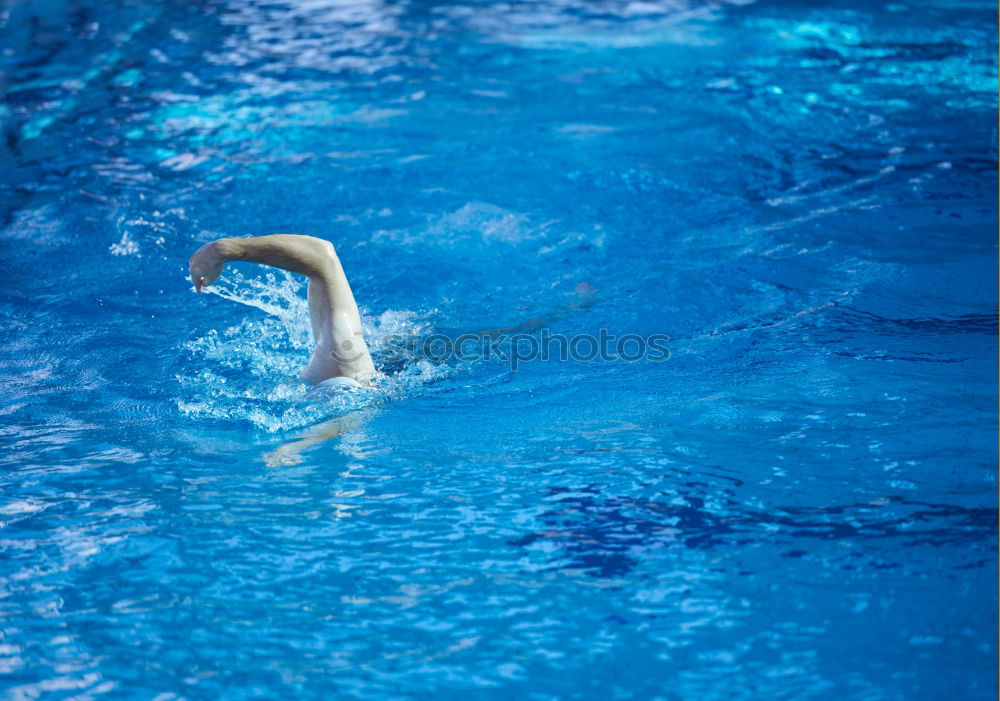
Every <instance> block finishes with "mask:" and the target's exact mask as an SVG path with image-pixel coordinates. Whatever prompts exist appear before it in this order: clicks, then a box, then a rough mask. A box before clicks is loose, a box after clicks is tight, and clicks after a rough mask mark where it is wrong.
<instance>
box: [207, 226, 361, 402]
mask: <svg viewBox="0 0 1000 701" xmlns="http://www.w3.org/2000/svg"><path fill="white" fill-rule="evenodd" d="M234 261H245V262H248V263H260V264H262V265H270V266H272V267H275V268H280V269H282V270H288V271H289V272H293V273H300V274H302V275H305V276H306V277H308V278H309V293H308V300H309V320H310V322H311V324H312V335H313V342H314V343H315V344H316V348H315V350H314V351H313V354H312V357H311V358H310V360H309V364H308V365H307V366H306V368H305V370H303V371H302V374H301V375H300V377H301V379H303V380H305V381H306V382H311V383H313V384H316V383H319V382H322V381H323V380H327V379H329V378H331V377H349V378H351V379H352V380H357V381H358V382H359V383H361V384H362V385H368V384H369V383H370V382H371V380H372V379H373V378H374V377H375V375H376V370H375V365H374V364H373V363H372V358H371V354H370V353H369V352H368V346H367V345H366V344H365V339H364V336H362V334H361V315H360V314H359V313H358V305H357V303H356V302H355V301H354V293H353V292H351V286H350V285H349V284H348V282H347V276H346V275H344V269H343V267H342V266H341V265H340V259H339V258H337V252H336V251H335V250H334V248H333V244H331V243H330V242H329V241H324V240H323V239H318V238H315V237H313V236H297V235H293V234H276V235H274V236H255V237H253V238H246V239H235V238H222V239H217V240H215V241H212V242H211V243H206V244H205V245H204V246H202V247H201V248H199V249H198V250H197V251H196V252H195V254H194V255H193V256H191V260H190V271H191V282H193V283H194V287H195V290H196V291H197V292H198V293H201V291H202V290H203V289H204V288H206V287H208V286H209V285H211V284H212V283H213V282H215V281H216V280H217V279H218V278H219V275H220V274H221V273H222V268H223V266H224V265H225V264H226V263H230V262H234Z"/></svg>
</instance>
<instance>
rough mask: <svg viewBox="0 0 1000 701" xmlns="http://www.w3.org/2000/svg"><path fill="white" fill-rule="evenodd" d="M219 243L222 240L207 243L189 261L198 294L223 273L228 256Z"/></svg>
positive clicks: (192, 280) (192, 279)
mask: <svg viewBox="0 0 1000 701" xmlns="http://www.w3.org/2000/svg"><path fill="white" fill-rule="evenodd" d="M219 244H220V241H212V242H211V243H206V244H205V245H204V246H202V247H201V248H199V249H198V250H197V251H195V254H194V255H193V256H191V260H189V261H188V266H189V270H190V272H191V282H192V283H194V289H195V291H196V292H197V293H198V294H201V291H202V290H203V289H205V288H206V287H208V286H209V285H211V284H212V283H213V282H215V281H216V280H218V279H219V275H220V274H221V273H222V266H223V265H225V263H226V260H227V258H226V257H225V256H224V255H223V253H222V251H220V250H219V249H220V245H219Z"/></svg>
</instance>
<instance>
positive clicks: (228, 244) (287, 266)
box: [215, 234, 341, 277]
mask: <svg viewBox="0 0 1000 701" xmlns="http://www.w3.org/2000/svg"><path fill="white" fill-rule="evenodd" d="M215 248H216V251H217V252H218V254H219V256H220V258H222V259H223V260H224V261H225V262H227V263H228V262H230V261H244V262H247V263H260V264H263V265H271V266H274V267H275V268H281V269H283V270H288V271H290V272H293V273H299V274H301V275H307V276H308V277H321V276H328V275H329V274H331V273H337V272H341V269H340V260H339V259H338V258H337V254H336V252H335V251H334V248H333V244H331V243H330V242H329V241H324V240H323V239H318V238H315V237H313V236H297V235H294V234H275V235H273V236H255V237H253V238H247V239H234V238H222V239H218V240H216V241H215Z"/></svg>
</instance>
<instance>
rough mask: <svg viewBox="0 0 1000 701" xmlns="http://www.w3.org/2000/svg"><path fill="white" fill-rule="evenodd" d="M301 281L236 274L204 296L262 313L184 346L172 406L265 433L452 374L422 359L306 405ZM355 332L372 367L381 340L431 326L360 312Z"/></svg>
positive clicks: (305, 314)
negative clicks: (370, 383)
mask: <svg viewBox="0 0 1000 701" xmlns="http://www.w3.org/2000/svg"><path fill="white" fill-rule="evenodd" d="M303 287H304V283H303V281H301V280H299V279H297V278H295V277H293V276H292V275H290V274H289V273H286V272H284V271H277V272H275V273H266V274H265V275H264V276H263V277H247V276H244V275H242V274H241V273H239V272H236V273H234V274H232V275H231V276H229V279H228V280H227V281H226V282H222V283H220V284H218V285H216V286H213V287H210V288H207V290H206V291H207V292H208V293H210V294H214V295H216V296H218V297H222V298H223V299H226V300H229V301H232V302H237V303H239V304H241V305H244V306H247V307H252V308H254V309H257V310H260V311H262V312H264V316H263V317H261V316H260V315H259V314H253V315H250V316H247V317H244V318H242V319H241V320H240V321H239V323H237V324H234V325H233V326H230V327H228V328H225V329H222V330H221V331H220V330H217V329H212V330H210V331H209V332H208V333H207V334H205V335H204V336H202V337H200V338H197V339H194V340H192V341H188V342H186V343H184V344H183V346H182V347H183V349H184V350H186V351H187V352H188V353H189V354H190V357H189V359H188V361H187V362H186V363H185V366H186V367H187V368H190V371H189V372H182V373H178V374H177V375H176V379H177V382H178V384H179V385H180V388H181V393H180V396H179V397H178V399H177V407H178V409H180V411H181V412H183V413H184V414H186V415H188V416H190V417H192V418H198V419H215V420H222V421H239V422H248V423H250V424H252V425H253V426H254V427H256V428H259V429H263V430H265V431H268V432H279V431H288V430H294V429H300V428H303V427H306V426H310V425H312V424H314V423H316V422H318V421H322V420H326V419H329V418H330V417H331V416H335V415H339V414H343V413H346V412H349V411H353V410H357V409H362V408H365V407H370V406H373V405H375V404H378V403H381V402H384V401H388V400H390V399H401V398H403V397H406V396H410V395H412V394H415V393H420V392H424V391H427V388H428V386H429V385H430V384H431V383H434V382H437V381H439V380H443V379H446V378H448V377H450V376H451V375H452V374H453V373H454V372H455V371H454V369H452V368H450V367H448V366H444V365H434V364H432V363H430V362H427V361H426V360H420V361H415V362H409V363H406V364H404V365H403V366H402V367H400V368H393V372H392V374H386V375H382V376H380V377H379V378H378V379H377V380H376V381H375V382H374V383H373V386H372V387H370V388H359V389H357V390H355V391H350V392H338V393H336V394H335V395H333V396H331V397H330V398H329V399H328V400H326V401H324V402H322V403H315V402H305V401H303V397H304V396H305V394H306V392H307V391H308V389H309V385H307V384H306V383H305V382H302V381H300V380H298V379H297V378H298V375H299V373H300V372H301V370H302V368H304V367H305V366H306V364H307V363H308V361H309V354H310V352H311V349H312V345H311V337H310V323H309V307H308V303H307V301H306V299H305V296H304V290H303ZM362 327H363V328H364V333H365V338H366V340H367V341H368V343H369V347H370V349H371V351H372V356H373V358H374V360H375V363H376V366H379V365H381V363H380V354H381V353H382V352H383V351H384V350H385V349H386V339H388V338H390V337H393V336H395V337H398V336H403V335H412V334H423V333H427V332H429V331H430V330H431V324H430V322H429V321H427V319H426V318H425V317H424V316H422V315H421V314H419V313H417V312H414V311H409V310H392V309H390V310H386V311H384V312H382V313H381V314H380V315H379V316H371V315H367V314H364V315H363V316H362Z"/></svg>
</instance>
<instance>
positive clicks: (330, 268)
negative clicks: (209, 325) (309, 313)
mask: <svg viewBox="0 0 1000 701" xmlns="http://www.w3.org/2000/svg"><path fill="white" fill-rule="evenodd" d="M234 261H244V262H247V263H260V264H263V265H271V266H273V267H275V268H281V269H282V270H288V271H290V272H293V273H300V274H302V275H306V276H307V277H309V278H316V279H321V280H323V281H324V282H327V283H328V284H331V286H332V287H333V288H334V290H332V291H334V292H336V291H337V289H336V288H338V287H344V288H346V289H347V290H348V291H349V290H350V288H349V287H348V286H347V278H346V277H345V276H344V270H343V268H341V266H340V259H339V258H337V253H336V251H335V250H334V248H333V244H331V243H330V242H329V241H324V240H323V239H318V238H316V237H314V236H297V235H294V234H275V235H273V236H255V237H253V238H246V239H235V238H222V239H217V240H215V241H212V242H211V243H206V244H205V245H204V246H202V247H201V248H199V249H198V251H197V252H196V253H195V254H194V255H193V256H192V257H191V261H190V269H191V282H193V283H194V286H195V289H196V290H197V291H198V292H201V291H202V289H204V288H205V287H208V286H209V285H211V284H212V283H213V282H215V281H216V280H217V279H218V277H219V275H220V274H221V273H222V267H223V266H224V265H225V264H226V263H230V262H234ZM332 301H336V300H332ZM352 301H353V299H352Z"/></svg>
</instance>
